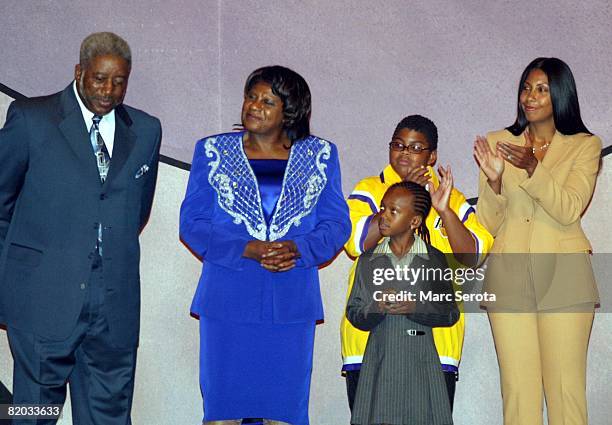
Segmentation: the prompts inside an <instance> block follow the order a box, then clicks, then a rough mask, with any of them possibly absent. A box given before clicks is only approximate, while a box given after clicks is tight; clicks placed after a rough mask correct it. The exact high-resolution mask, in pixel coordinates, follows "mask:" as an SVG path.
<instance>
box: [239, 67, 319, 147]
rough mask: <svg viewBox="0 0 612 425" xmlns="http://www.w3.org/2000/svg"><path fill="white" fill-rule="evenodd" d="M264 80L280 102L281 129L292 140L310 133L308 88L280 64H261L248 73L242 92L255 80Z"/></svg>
mask: <svg viewBox="0 0 612 425" xmlns="http://www.w3.org/2000/svg"><path fill="white" fill-rule="evenodd" d="M262 82H263V83H267V84H270V86H271V87H272V93H274V94H275V95H276V96H278V97H280V99H281V101H282V102H283V116H284V120H283V129H284V130H285V133H287V137H289V140H291V141H292V142H294V141H296V140H300V139H303V138H304V137H306V136H308V135H310V112H311V104H310V88H309V87H308V83H306V80H304V78H303V77H302V76H301V75H300V74H298V73H297V72H295V71H293V70H291V69H289V68H285V67H284V66H280V65H273V66H264V67H262V68H259V69H256V70H255V71H253V72H252V73H251V75H249V77H248V78H247V80H246V83H245V85H244V94H245V95H246V94H247V93H248V92H249V90H251V89H252V88H253V86H255V85H256V84H257V83H262Z"/></svg>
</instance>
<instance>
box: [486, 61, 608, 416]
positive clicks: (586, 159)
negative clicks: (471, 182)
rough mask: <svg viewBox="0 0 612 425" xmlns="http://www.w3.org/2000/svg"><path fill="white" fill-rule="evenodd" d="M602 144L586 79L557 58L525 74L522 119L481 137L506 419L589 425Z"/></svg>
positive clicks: (489, 282)
mask: <svg viewBox="0 0 612 425" xmlns="http://www.w3.org/2000/svg"><path fill="white" fill-rule="evenodd" d="M600 152H601V141H600V139H599V138H598V137H597V136H595V135H593V134H592V133H591V132H589V130H588V129H587V128H586V127H585V125H584V124H583V122H582V119H581V118H580V108H579V106H578V96H577V94H576V85H575V82H574V77H573V75H572V72H571V71H570V69H569V67H568V66H567V65H566V64H565V63H564V62H563V61H561V60H559V59H556V58H538V59H535V60H534V61H533V62H531V63H530V64H529V65H528V66H527V68H526V69H525V71H523V75H522V76H521V80H520V84H519V93H518V106H517V119H516V122H515V123H514V124H513V125H512V126H510V127H508V128H507V129H504V130H501V131H497V132H492V133H489V134H488V135H487V138H486V139H484V138H482V137H477V139H476V142H475V145H474V155H475V157H476V159H477V161H478V163H479V166H480V187H479V201H478V216H479V219H480V221H481V223H483V224H484V226H485V227H486V228H487V229H488V230H489V231H490V232H491V233H492V234H493V236H495V243H494V245H493V248H492V250H491V257H490V259H489V265H488V269H487V275H486V287H485V290H486V291H487V292H489V293H495V294H496V295H497V301H496V302H495V303H488V304H486V308H487V310H488V313H489V320H490V323H491V328H492V331H493V337H494V340H495V348H496V350H497V358H498V361H499V367H500V375H501V387H502V388H501V389H502V397H503V405H504V424H505V425H511V424H512V425H514V424H516V425H526V424H529V425H540V424H542V423H543V419H542V416H543V415H542V405H543V398H542V386H543V387H544V394H545V397H546V405H547V411H548V423H549V424H550V425H557V424H564V425H568V424H584V425H586V424H587V423H588V419H587V407H586V359H587V348H588V342H589V335H590V331H591V325H592V323H593V315H594V308H595V306H596V304H597V303H598V301H599V298H598V292H597V286H596V283H595V279H594V276H593V271H592V267H591V262H590V251H591V245H590V243H589V241H588V239H587V238H586V236H585V234H584V232H583V230H582V227H581V225H580V217H581V215H582V214H583V213H584V211H585V209H586V208H587V206H588V204H589V201H590V199H591V196H592V194H593V189H594V186H595V179H596V176H597V171H598V168H599V158H600Z"/></svg>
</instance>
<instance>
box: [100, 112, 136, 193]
mask: <svg viewBox="0 0 612 425" xmlns="http://www.w3.org/2000/svg"><path fill="white" fill-rule="evenodd" d="M131 125H132V120H131V119H130V116H129V115H128V113H127V111H126V110H125V108H124V107H123V105H119V106H117V108H115V143H114V145H113V155H112V157H111V162H110V169H109V170H108V177H107V178H106V181H105V182H104V185H108V184H110V182H111V181H112V180H113V179H114V178H115V177H117V175H118V174H119V173H120V172H121V169H122V168H123V166H124V165H125V162H126V161H127V159H128V158H129V156H130V153H131V152H132V149H134V145H135V144H136V134H134V132H133V131H132V130H131V129H130V126H131Z"/></svg>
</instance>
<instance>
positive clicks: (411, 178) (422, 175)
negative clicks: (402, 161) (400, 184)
mask: <svg viewBox="0 0 612 425" xmlns="http://www.w3.org/2000/svg"><path fill="white" fill-rule="evenodd" d="M428 171H429V170H428V169H427V167H426V166H424V165H421V166H420V167H418V168H413V169H412V170H410V171H409V172H408V174H407V175H406V176H405V177H404V178H403V179H402V180H404V181H406V182H415V183H418V184H420V185H421V186H425V185H426V184H427V183H429V179H430V177H429V174H428Z"/></svg>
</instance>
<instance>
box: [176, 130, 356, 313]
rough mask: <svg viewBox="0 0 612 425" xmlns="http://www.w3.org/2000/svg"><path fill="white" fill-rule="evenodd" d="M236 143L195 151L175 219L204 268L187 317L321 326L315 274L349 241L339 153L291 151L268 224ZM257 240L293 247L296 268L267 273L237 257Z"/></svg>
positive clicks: (326, 148) (308, 141)
mask: <svg viewBox="0 0 612 425" xmlns="http://www.w3.org/2000/svg"><path fill="white" fill-rule="evenodd" d="M242 135H243V133H226V134H220V135H217V136H212V137H208V138H205V139H202V140H200V141H199V142H198V143H197V145H196V148H195V153H194V157H193V162H192V168H191V174H190V176H189V184H188V186H187V193H186V195H185V200H184V201H183V204H182V206H181V217H180V236H181V239H182V240H183V242H184V243H185V244H186V245H187V246H188V247H189V248H190V249H191V250H192V251H193V252H194V253H195V254H196V255H197V256H199V257H201V258H202V260H203V263H204V264H203V267H202V275H201V277H200V281H199V284H198V289H197V291H196V294H195V296H194V299H193V303H192V306H191V310H192V312H193V313H195V314H198V315H203V316H207V317H213V318H223V319H226V320H231V321H239V322H251V323H262V322H270V323H290V322H307V321H315V320H319V319H322V318H323V304H322V301H321V293H320V289H319V277H318V273H317V269H318V266H320V265H322V264H324V263H326V262H327V261H329V260H330V259H332V258H333V257H334V255H335V254H336V253H337V252H338V251H339V250H340V249H342V246H343V244H344V243H345V242H346V240H347V239H348V238H349V236H350V233H351V223H350V220H349V215H348V208H347V205H346V202H345V201H344V197H343V195H342V188H341V179H340V166H339V163H338V152H337V149H336V147H335V146H334V145H333V144H332V143H330V142H327V141H325V140H323V139H319V138H317V137H315V136H308V137H306V138H305V139H302V140H300V141H296V142H295V143H294V144H293V146H292V148H291V152H290V155H289V161H288V163H287V169H286V171H285V177H284V179H283V185H282V190H281V194H280V197H279V200H278V203H277V207H276V210H275V212H274V215H273V217H272V219H271V222H270V223H269V224H267V223H266V221H265V218H264V214H263V211H262V206H261V199H260V196H259V189H258V186H257V179H256V178H255V175H254V173H253V171H252V169H251V167H250V165H249V161H248V158H247V157H246V155H245V153H244V150H243V148H242ZM255 239H258V240H293V241H294V242H295V244H296V245H297V247H298V250H299V253H300V257H299V259H298V260H297V262H296V267H295V268H293V269H291V270H289V271H286V272H278V273H273V272H269V271H267V270H265V269H264V268H263V267H261V265H260V264H259V263H258V262H256V261H254V260H252V259H248V258H245V257H242V253H243V251H244V247H245V245H246V244H247V242H249V241H251V240H255ZM270 312H271V314H268V313H270Z"/></svg>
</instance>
